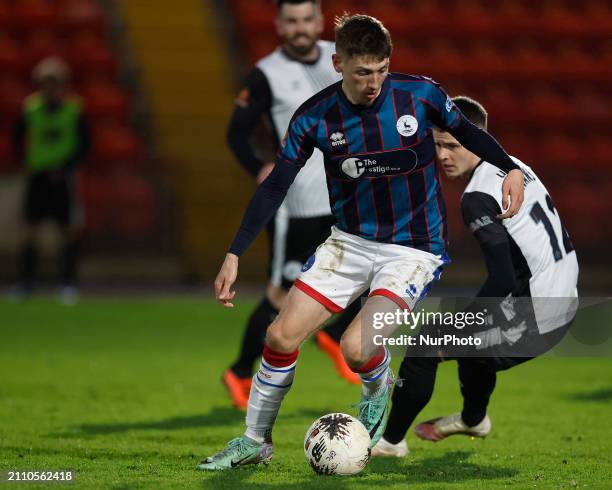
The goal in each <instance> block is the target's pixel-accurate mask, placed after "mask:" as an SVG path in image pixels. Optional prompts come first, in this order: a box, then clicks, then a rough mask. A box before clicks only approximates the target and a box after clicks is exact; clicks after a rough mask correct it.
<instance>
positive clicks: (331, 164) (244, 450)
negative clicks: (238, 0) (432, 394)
mask: <svg viewBox="0 0 612 490" xmlns="http://www.w3.org/2000/svg"><path fill="white" fill-rule="evenodd" d="M391 51H392V41H391V36H390V34H389V31H387V29H386V28H385V27H384V26H383V25H382V23H381V22H380V21H378V20H377V19H375V18H373V17H370V16H366V15H354V16H348V15H347V16H344V17H343V18H342V19H338V22H337V26H336V54H335V55H334V57H333V61H334V67H335V69H336V71H338V73H341V74H342V81H341V82H338V83H335V84H333V85H332V86H330V87H328V88H326V89H324V90H322V91H321V92H319V93H318V94H316V95H315V96H313V97H311V98H310V99H309V100H308V101H306V102H305V103H304V104H302V106H301V107H300V108H299V109H298V111H297V112H296V113H295V114H294V116H293V117H292V119H291V123H290V124H289V129H288V131H287V134H286V137H285V138H283V142H282V143H281V147H280V150H279V153H278V156H277V160H276V165H275V166H274V169H273V170H272V172H271V173H270V175H269V176H268V177H267V179H266V180H265V181H264V182H263V183H262V184H261V185H260V186H259V187H258V188H257V191H256V192H255V195H254V196H253V199H252V200H251V202H250V204H249V207H248V209H247V211H246V213H245V217H244V219H243V221H242V224H241V226H240V229H239V231H238V233H237V235H236V238H235V239H234V242H233V243H232V245H231V247H230V250H229V253H228V254H227V255H226V258H225V261H224V263H223V265H222V266H221V270H220V271H219V274H218V276H217V279H216V280H215V292H216V295H217V299H218V300H219V301H220V302H221V303H222V304H223V305H224V306H226V307H233V304H232V301H233V299H234V297H235V292H234V291H232V290H231V287H232V285H233V284H234V282H235V281H236V279H237V276H238V260H239V257H240V255H242V253H243V252H244V251H245V250H246V249H247V247H248V246H249V245H250V243H252V241H253V240H254V239H255V237H256V236H257V235H258V233H260V232H261V230H262V229H263V228H264V227H265V226H266V224H267V222H268V220H269V219H270V218H271V217H272V216H273V215H274V213H275V212H276V210H277V209H278V208H279V207H280V205H281V203H282V202H283V199H284V197H285V195H286V194H287V191H288V190H289V188H290V186H291V184H292V183H293V181H294V180H295V179H296V177H297V176H298V173H299V172H300V170H301V169H302V168H303V167H304V165H305V164H306V161H307V160H308V158H309V157H310V156H311V155H312V153H313V151H314V149H315V148H318V149H319V150H321V151H322V152H323V154H324V162H325V172H326V176H327V187H328V192H329V197H330V202H331V204H332V209H333V212H334V215H335V217H336V226H335V227H334V228H333V230H332V234H331V236H330V238H328V239H327V240H326V241H325V242H324V243H323V244H322V245H321V246H320V247H319V248H318V249H317V252H316V254H315V255H314V256H312V257H311V258H310V259H309V260H308V261H307V262H306V264H304V268H303V272H302V274H301V275H300V277H299V278H298V280H296V282H295V283H294V286H293V287H292V288H291V290H290V292H289V294H288V296H287V300H286V301H285V304H284V305H283V308H282V309H281V311H280V313H279V315H278V316H277V317H276V319H275V320H274V322H273V323H272V325H270V327H269V328H268V332H267V336H266V345H265V348H264V352H263V356H262V359H261V363H260V367H259V371H258V372H257V375H256V376H254V378H253V385H252V387H251V392H250V396H249V403H248V409H247V416H246V426H247V428H246V432H245V434H244V435H243V436H241V437H237V438H235V439H233V440H232V441H230V442H229V443H228V444H227V446H226V447H225V448H224V449H223V450H221V451H220V452H218V453H216V454H214V455H213V456H211V457H208V458H206V459H205V460H204V461H202V462H201V463H200V465H199V466H198V468H199V469H201V470H225V469H231V468H235V467H239V466H243V465H247V464H258V463H265V462H268V461H269V460H270V458H271V457H272V452H273V448H272V428H273V426H274V423H275V420H276V417H277V415H278V411H279V410H280V406H281V403H282V401H283V398H284V397H285V395H286V394H287V393H288V391H289V389H290V388H291V385H292V383H293V379H294V375H295V368H296V364H297V357H298V352H299V347H300V345H301V344H302V342H303V341H304V339H306V338H307V337H308V335H310V334H311V333H313V332H316V331H317V329H318V328H319V327H320V326H321V325H322V324H323V323H324V322H325V321H326V320H327V319H328V318H329V317H330V316H331V315H332V312H338V311H342V309H344V308H346V307H347V306H348V305H349V304H351V303H352V302H353V301H354V300H355V299H357V298H359V296H360V295H361V294H362V293H363V292H364V291H366V290H368V289H370V290H371V292H370V297H369V298H368V300H367V302H366V304H365V307H369V308H372V309H373V310H374V311H379V310H386V309H393V310H394V311H395V309H396V308H397V307H398V306H399V307H400V308H410V307H411V306H414V304H415V303H416V301H417V299H416V298H419V297H420V296H421V295H424V294H426V293H427V291H428V290H429V288H430V287H431V285H432V283H433V282H434V281H435V280H436V279H438V278H439V276H440V271H441V268H442V266H443V265H444V264H445V263H446V262H447V258H446V257H447V256H446V247H447V239H446V218H445V216H446V208H445V206H444V200H443V198H442V192H441V188H440V183H439V180H438V174H437V167H436V164H435V146H434V140H433V136H432V127H433V125H436V126H438V127H442V128H445V129H447V130H448V131H450V132H451V133H452V134H453V135H455V136H456V137H457V139H458V140H459V141H461V142H462V144H463V145H464V146H466V147H467V148H470V149H471V150H473V151H474V152H475V153H477V154H479V155H480V156H481V157H483V158H485V159H486V160H487V161H492V162H494V163H495V164H496V165H497V166H498V168H499V169H501V170H504V172H507V176H506V177H505V178H504V183H503V192H502V201H501V202H502V204H503V205H502V208H507V209H508V210H507V211H506V212H505V213H504V214H503V215H501V217H502V218H507V217H510V216H513V215H514V214H515V213H516V212H517V211H518V209H519V208H520V205H521V202H522V198H523V174H522V171H521V170H520V168H519V166H518V165H517V164H516V163H515V162H514V161H513V160H512V159H511V158H510V157H509V156H508V155H507V154H506V153H505V152H504V151H503V149H502V148H501V147H500V146H499V145H498V144H497V142H496V141H495V140H494V139H493V138H492V137H491V136H490V135H488V134H487V133H486V132H484V131H482V130H480V129H478V128H477V127H476V126H474V125H473V124H472V123H470V122H469V121H468V120H466V119H465V118H464V117H463V116H462V114H461V112H460V111H459V110H458V109H457V108H456V106H455V105H454V104H453V103H452V101H451V99H450V98H449V97H448V96H447V95H446V94H445V93H444V91H443V90H442V89H441V88H440V87H439V86H438V85H437V84H436V83H435V82H433V81H432V80H431V79H429V78H425V77H420V76H413V75H403V74H398V73H391V74H389V71H388V70H389V63H390V57H391ZM510 200H511V203H512V205H511V206H510V203H509V201H510ZM407 291H410V292H411V293H413V296H412V298H411V297H408V296H407V294H406V292H407ZM363 326H364V330H362V321H361V314H358V315H357V316H356V317H355V319H354V320H353V321H352V322H351V324H350V325H349V327H348V329H347V330H346V331H345V333H344V334H343V336H342V339H341V347H342V353H343V355H344V357H345V359H346V361H347V364H348V365H349V366H350V367H351V369H352V370H353V371H354V372H356V373H357V374H359V377H360V378H361V382H362V385H361V401H360V403H359V405H358V412H359V413H358V417H359V420H360V421H361V422H362V423H363V424H364V426H365V428H366V429H367V430H368V432H369V434H370V437H371V441H372V445H374V444H376V442H378V440H379V439H380V437H381V435H382V433H383V431H384V427H385V422H386V415H387V413H388V412H387V406H388V400H389V395H390V392H391V386H392V384H393V374H392V373H391V370H390V368H389V363H390V355H389V352H388V350H387V349H386V348H384V347H378V346H375V345H373V343H372V342H371V339H369V338H368V334H369V332H366V330H368V328H367V325H366V324H364V325H363ZM364 332H365V333H364ZM339 429H340V428H339Z"/></svg>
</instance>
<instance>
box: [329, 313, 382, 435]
mask: <svg viewBox="0 0 612 490" xmlns="http://www.w3.org/2000/svg"><path fill="white" fill-rule="evenodd" d="M362 334H363V332H362V330H361V313H360V314H359V315H357V317H355V320H354V321H353V322H352V323H351V325H350V326H349V328H348V329H347V330H346V332H345V333H344V335H343V336H342V340H341V341H340V346H341V347H342V352H343V354H344V357H345V359H346V362H347V364H348V365H349V366H350V367H351V369H352V370H353V371H355V372H356V373H357V374H358V375H359V377H360V378H361V400H360V402H359V404H358V406H357V407H358V411H359V412H358V419H359V420H360V421H361V423H362V424H363V425H364V426H365V428H366V429H367V430H368V432H369V433H370V438H371V440H372V441H371V445H370V447H373V446H374V445H376V443H377V442H378V441H379V439H380V438H381V436H382V434H383V432H384V430H385V425H386V423H387V417H388V415H389V410H388V408H389V397H390V395H391V389H392V386H393V373H392V372H391V369H390V368H389V364H390V362H391V355H390V353H389V351H388V350H387V348H385V347H378V348H376V350H374V353H373V354H372V353H371V352H372V350H373V349H372V347H371V345H370V344H369V343H368V342H367V341H366V342H362V339H365V338H366V337H365V336H364V335H362Z"/></svg>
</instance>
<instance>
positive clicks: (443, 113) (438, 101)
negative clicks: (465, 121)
mask: <svg viewBox="0 0 612 490" xmlns="http://www.w3.org/2000/svg"><path fill="white" fill-rule="evenodd" d="M427 111H428V113H427V115H428V117H429V120H430V121H432V122H433V123H434V124H435V125H436V126H438V127H439V128H441V129H446V130H449V131H450V130H452V129H454V128H456V127H457V125H458V124H459V122H460V121H461V119H462V117H463V115H462V114H461V111H460V110H459V108H458V107H457V106H456V105H455V104H454V103H453V101H452V100H451V98H450V96H449V95H447V93H446V92H445V91H444V89H443V88H442V87H440V85H438V84H437V83H436V82H434V81H433V80H431V83H430V84H429V90H428V91H427Z"/></svg>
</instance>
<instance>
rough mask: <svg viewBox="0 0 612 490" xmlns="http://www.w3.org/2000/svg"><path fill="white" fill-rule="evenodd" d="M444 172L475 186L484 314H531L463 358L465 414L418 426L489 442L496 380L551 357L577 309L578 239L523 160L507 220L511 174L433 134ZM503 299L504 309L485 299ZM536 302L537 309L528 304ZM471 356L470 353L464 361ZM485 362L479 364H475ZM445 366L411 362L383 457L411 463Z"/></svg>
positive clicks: (422, 359)
mask: <svg viewBox="0 0 612 490" xmlns="http://www.w3.org/2000/svg"><path fill="white" fill-rule="evenodd" d="M453 102H454V103H455V105H456V106H457V107H458V108H459V109H460V110H461V112H462V113H463V114H464V115H465V116H466V117H467V118H468V119H469V120H470V121H471V122H472V123H474V124H475V125H477V126H479V127H480V128H481V129H486V127H487V113H486V111H485V109H484V108H483V107H482V106H481V105H480V104H479V103H478V102H476V101H474V100H473V99H470V98H468V97H463V96H461V97H455V98H454V99H453ZM434 138H435V141H436V153H437V161H438V164H439V165H440V166H441V168H442V169H443V171H444V173H445V174H446V176H447V177H448V178H450V179H456V178H462V179H466V180H468V183H467V186H466V188H465V191H464V192H463V196H462V198H461V209H462V212H463V219H464V222H465V225H466V226H467V227H468V228H469V229H470V231H471V232H472V233H473V234H474V237H475V238H476V240H477V241H478V244H479V245H480V248H481V250H482V253H483V255H484V259H485V262H486V267H487V272H488V277H487V279H486V281H485V283H484V284H483V285H482V287H481V289H480V291H479V292H478V294H477V298H476V302H475V304H478V303H480V306H481V307H483V305H484V307H486V306H489V305H491V304H493V303H499V301H500V300H501V299H502V298H508V299H507V301H506V303H508V304H509V302H510V303H511V302H512V300H515V299H516V298H518V300H515V303H518V304H519V305H520V306H521V308H519V309H522V310H525V308H524V307H525V305H527V309H528V310H529V311H528V313H527V314H526V315H525V316H526V318H523V317H522V315H523V314H522V313H519V314H518V315H515V316H516V318H514V317H513V318H509V320H511V321H508V322H507V323H506V324H505V327H504V325H503V322H502V326H499V325H494V326H493V327H492V328H483V329H482V330H480V331H479V332H477V333H476V336H477V337H478V338H479V339H480V340H481V341H482V348H480V349H477V350H475V351H472V352H471V353H468V354H467V355H466V357H461V356H462V355H463V354H460V355H457V352H454V353H450V356H448V357H449V358H451V359H452V358H456V359H457V361H458V365H459V366H458V367H459V380H460V383H461V393H462V395H463V399H464V405H463V410H462V412H461V413H456V414H454V415H451V416H448V417H441V418H437V419H433V420H430V421H427V422H424V423H421V424H419V425H417V426H416V428H415V432H416V434H417V436H419V437H420V438H422V439H426V440H431V441H439V440H441V439H444V438H446V437H448V436H451V435H454V434H466V435H471V436H476V437H484V436H486V435H487V434H488V433H489V432H490V430H491V421H490V419H489V417H488V416H487V406H488V403H489V399H490V397H491V395H492V393H493V390H494V388H495V384H496V373H497V372H498V371H502V370H505V369H509V368H511V367H513V366H516V365H518V364H521V363H523V362H525V361H528V360H530V359H533V358H534V357H536V356H538V355H540V354H543V353H544V352H546V351H547V350H549V349H551V348H552V347H554V346H555V345H556V344H557V343H558V342H559V341H560V340H561V339H562V337H563V335H564V334H565V333H566V331H567V329H568V328H569V324H570V323H571V322H572V320H573V318H574V316H575V314H576V308H577V296H578V293H577V288H576V284H577V280H578V261H577V258H576V253H575V251H574V248H573V246H572V243H571V241H570V238H569V235H568V233H567V231H566V230H565V228H564V227H563V224H562V223H561V219H560V217H559V213H558V211H557V210H556V208H555V206H554V204H553V201H552V199H551V197H550V194H549V193H548V191H547V190H546V187H544V184H542V182H541V181H540V180H539V179H538V177H537V176H536V174H535V172H534V171H533V170H532V169H531V168H530V167H528V166H527V165H525V164H524V163H522V162H520V161H519V160H517V159H516V158H514V161H515V162H516V163H517V165H519V166H520V167H521V169H522V171H523V173H524V175H525V200H524V201H523V206H522V208H521V211H520V212H519V213H518V214H517V215H516V216H514V217H512V218H510V219H506V220H503V221H502V220H499V219H498V216H499V215H500V213H501V184H502V181H503V179H504V177H505V173H504V172H503V171H501V170H499V169H498V168H497V167H494V166H493V165H491V164H489V163H487V162H485V161H483V160H482V159H480V158H479V157H477V156H476V155H474V154H473V153H471V152H470V151H468V150H467V149H466V148H464V147H463V146H462V145H461V144H460V143H459V142H458V141H457V140H456V139H455V138H454V137H453V136H452V135H451V134H449V133H447V132H445V131H441V130H435V131H434ZM481 298H495V299H490V300H488V299H481ZM528 298H531V299H528ZM464 354H465V352H464ZM476 356H478V357H476ZM441 360H442V359H441V358H439V357H428V356H421V355H414V354H412V355H408V356H407V357H406V358H405V359H404V360H403V362H402V365H401V367H400V371H399V375H398V377H399V378H400V379H402V383H401V384H398V385H397V386H396V387H395V390H394V393H393V408H392V410H391V414H390V416H389V422H388V424H387V428H386V430H385V433H384V435H383V437H382V438H381V440H380V441H379V442H378V444H377V445H376V446H375V447H374V448H373V450H372V454H373V455H375V456H398V457H401V456H404V455H405V454H406V453H407V452H408V449H407V444H406V441H405V439H404V438H405V435H406V432H407V431H408V428H409V427H410V425H412V423H413V422H414V420H415V419H416V417H417V415H418V414H419V412H420V411H421V410H422V409H423V408H424V407H425V406H426V405H427V403H428V402H429V400H430V398H431V395H432V393H433V387H434V382H435V376H436V370H437V366H438V363H439V362H440V361H441Z"/></svg>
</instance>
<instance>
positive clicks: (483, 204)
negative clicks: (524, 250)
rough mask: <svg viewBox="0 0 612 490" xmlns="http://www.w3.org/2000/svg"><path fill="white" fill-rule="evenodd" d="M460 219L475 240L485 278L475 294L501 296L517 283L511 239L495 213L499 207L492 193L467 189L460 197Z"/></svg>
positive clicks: (488, 296)
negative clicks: (480, 252) (480, 254)
mask: <svg viewBox="0 0 612 490" xmlns="http://www.w3.org/2000/svg"><path fill="white" fill-rule="evenodd" d="M461 210H462V213H463V221H464V223H465V225H466V226H467V227H468V228H469V229H470V231H471V232H472V234H473V235H474V238H476V240H477V241H478V245H479V246H480V250H481V251H482V254H483V257H484V260H485V264H486V268H487V278H486V280H485V282H484V284H483V285H482V286H481V288H480V290H479V291H478V294H477V296H478V297H487V298H504V297H506V296H508V295H509V294H510V293H512V291H513V290H514V289H515V287H516V274H515V272H514V265H513V262H512V252H511V250H510V240H509V238H508V232H507V230H506V228H505V227H504V226H503V225H502V224H501V222H500V221H499V219H498V218H497V216H498V215H499V213H500V211H501V209H500V206H499V204H498V202H497V201H496V200H495V199H494V198H493V196H491V195H489V194H486V193H484V192H469V193H466V194H464V195H463V197H462V199H461Z"/></svg>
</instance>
